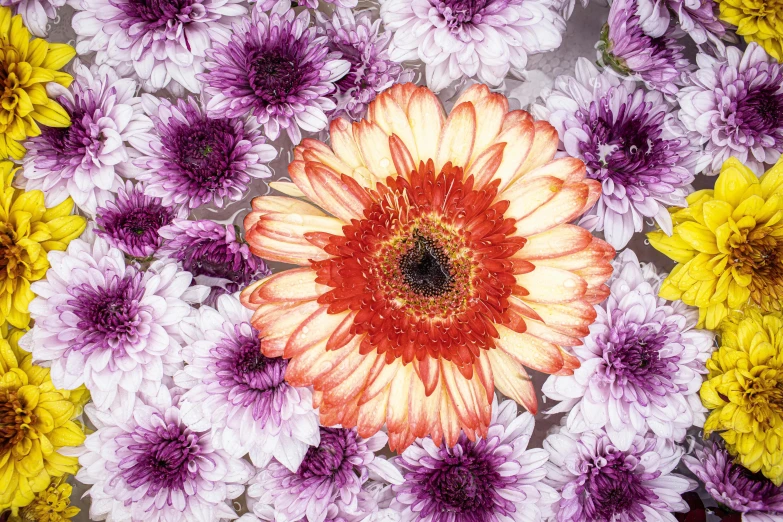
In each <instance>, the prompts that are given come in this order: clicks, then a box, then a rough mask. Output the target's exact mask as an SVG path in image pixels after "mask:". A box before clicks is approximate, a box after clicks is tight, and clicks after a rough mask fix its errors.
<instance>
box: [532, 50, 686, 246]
mask: <svg viewBox="0 0 783 522" xmlns="http://www.w3.org/2000/svg"><path fill="white" fill-rule="evenodd" d="M545 98H546V108H544V107H542V106H536V107H535V109H536V114H537V115H540V116H542V117H544V118H546V119H548V120H549V122H550V123H552V125H554V126H555V128H556V129H557V132H558V134H559V136H560V141H561V142H562V143H563V147H564V148H565V151H566V152H567V153H568V155H570V156H573V157H575V158H579V159H581V160H583V161H584V162H585V165H586V166H587V176H588V177H590V178H593V179H595V180H598V181H600V182H601V187H602V191H601V197H600V198H599V199H598V203H597V204H596V205H595V207H593V209H592V210H591V211H590V212H589V213H588V214H587V215H586V216H585V217H584V218H582V221H581V224H582V225H583V226H585V227H587V228H588V229H590V230H603V231H604V235H605V236H606V240H607V241H608V242H609V244H611V245H612V246H613V247H615V248H623V247H625V246H626V245H627V244H628V241H630V239H631V237H632V236H633V233H634V232H641V231H642V229H643V228H644V222H645V219H648V218H653V219H655V221H656V222H657V223H658V224H659V225H660V227H661V228H662V229H663V230H665V231H667V233H671V230H672V223H671V218H670V217H669V212H668V211H667V210H666V207H667V206H668V205H675V206H683V207H684V206H685V196H686V195H687V193H688V191H689V188H690V185H689V184H690V183H691V181H693V174H694V172H695V171H696V170H698V169H700V163H699V160H700V157H699V151H700V149H699V146H698V144H696V143H691V140H690V139H689V137H688V133H687V131H686V130H685V129H684V128H683V126H682V124H680V122H679V121H678V120H677V118H676V116H675V115H674V114H672V106H671V104H669V103H667V102H666V100H664V99H663V96H661V94H660V93H659V92H655V91H652V92H645V91H644V90H643V89H642V88H640V87H639V88H637V84H636V82H633V81H622V80H620V79H618V78H617V76H616V75H614V74H612V73H610V72H599V71H598V69H596V68H595V66H594V65H592V64H591V63H590V62H589V60H587V59H586V58H580V59H579V60H578V61H577V65H576V76H575V77H571V76H565V75H564V76H560V77H558V78H557V79H556V80H555V88H554V90H553V91H552V92H551V93H549V94H548V95H547V96H545Z"/></svg>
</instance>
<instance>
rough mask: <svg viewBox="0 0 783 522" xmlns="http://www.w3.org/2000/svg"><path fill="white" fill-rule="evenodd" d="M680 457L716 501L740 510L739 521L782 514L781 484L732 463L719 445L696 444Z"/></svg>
mask: <svg viewBox="0 0 783 522" xmlns="http://www.w3.org/2000/svg"><path fill="white" fill-rule="evenodd" d="M682 461H683V462H684V463H685V465H686V466H688V469H690V470H691V471H692V472H693V473H694V474H695V475H696V476H697V477H699V479H700V480H701V481H702V482H704V485H705V487H706V489H707V492H708V493H709V494H710V495H712V498H714V499H715V500H716V501H717V502H718V503H719V504H721V505H723V506H726V507H727V508H729V509H731V510H732V511H736V512H738V513H742V522H775V520H777V518H776V517H778V518H780V517H781V516H783V487H780V486H775V485H774V484H773V483H772V482H770V480H769V479H767V478H764V477H762V476H759V475H757V474H751V473H750V472H749V471H748V470H747V469H745V468H743V467H742V466H740V465H738V464H735V463H734V462H733V459H732V457H731V455H729V452H728V451H726V449H725V448H723V446H722V445H720V444H718V443H716V442H712V443H708V444H707V445H706V446H703V447H697V448H696V449H695V451H694V455H693V456H692V455H685V456H683V457H682Z"/></svg>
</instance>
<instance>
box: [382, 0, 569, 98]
mask: <svg viewBox="0 0 783 522" xmlns="http://www.w3.org/2000/svg"><path fill="white" fill-rule="evenodd" d="M559 4H560V2H559V1H558V0H479V1H473V0H413V1H411V0H381V18H382V19H383V24H384V26H385V27H386V30H387V31H392V32H393V33H394V39H393V40H392V43H391V45H390V47H389V56H390V57H391V59H392V60H395V61H398V62H403V61H406V60H416V59H419V60H421V61H423V62H424V63H425V64H426V77H427V85H428V86H429V88H430V89H432V90H433V91H436V92H437V91H440V90H442V89H444V88H446V87H448V86H449V84H450V83H452V82H454V81H456V80H459V79H460V78H463V77H477V78H478V79H479V80H480V81H481V82H484V83H488V84H490V85H499V84H500V83H501V82H502V81H503V78H505V77H506V75H507V74H508V72H509V70H512V69H513V70H514V71H516V72H521V71H523V70H524V69H525V67H526V66H527V59H528V56H529V55H534V54H540V53H543V52H547V51H552V50H554V49H557V48H558V47H560V43H561V42H562V35H563V32H564V31H565V20H564V19H563V17H562V16H561V15H560V14H559V12H558V8H559V6H560V5H559Z"/></svg>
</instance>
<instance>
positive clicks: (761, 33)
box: [718, 0, 783, 62]
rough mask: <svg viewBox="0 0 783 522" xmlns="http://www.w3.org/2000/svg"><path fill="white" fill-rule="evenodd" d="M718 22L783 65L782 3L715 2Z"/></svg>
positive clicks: (774, 0) (776, 0) (772, 0)
mask: <svg viewBox="0 0 783 522" xmlns="http://www.w3.org/2000/svg"><path fill="white" fill-rule="evenodd" d="M718 2H719V4H720V19H721V20H723V21H724V22H728V23H730V24H732V25H736V26H737V34H738V35H741V36H743V37H744V38H745V41H746V42H756V43H758V44H759V45H760V46H762V47H763V48H764V49H765V50H766V51H767V52H768V53H769V54H770V56H773V57H774V58H775V59H776V60H777V61H779V62H780V61H783V0H718Z"/></svg>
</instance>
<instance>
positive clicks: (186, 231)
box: [158, 219, 272, 306]
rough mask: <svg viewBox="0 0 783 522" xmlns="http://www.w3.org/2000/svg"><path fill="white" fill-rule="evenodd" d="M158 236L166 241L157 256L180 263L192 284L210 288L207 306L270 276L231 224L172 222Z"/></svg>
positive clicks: (179, 220)
mask: <svg viewBox="0 0 783 522" xmlns="http://www.w3.org/2000/svg"><path fill="white" fill-rule="evenodd" d="M158 233H159V234H160V235H161V236H162V237H163V238H164V239H165V240H166V241H164V243H163V247H162V248H161V249H160V251H159V253H160V255H161V256H164V257H167V258H169V259H173V260H174V261H177V262H179V263H180V265H181V266H182V268H183V270H186V271H187V272H190V273H191V274H192V275H193V283H194V284H199V285H206V286H208V287H210V288H211V290H210V293H209V296H208V297H207V298H206V301H205V304H208V305H210V306H214V304H215V303H216V302H217V298H218V297H220V296H221V295H223V294H233V293H234V292H238V291H239V290H242V289H243V288H245V287H246V286H248V285H249V284H250V283H252V282H253V281H257V280H258V279H262V278H264V277H266V276H268V275H269V274H271V273H272V272H271V271H270V270H269V268H267V266H266V264H265V263H264V261H263V260H262V259H261V258H260V257H257V256H256V255H255V254H253V253H252V252H250V247H249V246H248V244H247V243H245V242H242V241H240V239H239V234H238V233H237V229H236V228H235V227H233V226H231V225H220V224H218V223H215V222H214V221H210V220H208V219H204V220H200V221H187V220H185V219H175V220H174V222H173V223H172V224H171V225H168V226H166V227H163V228H161V229H160V230H159V231H158Z"/></svg>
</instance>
